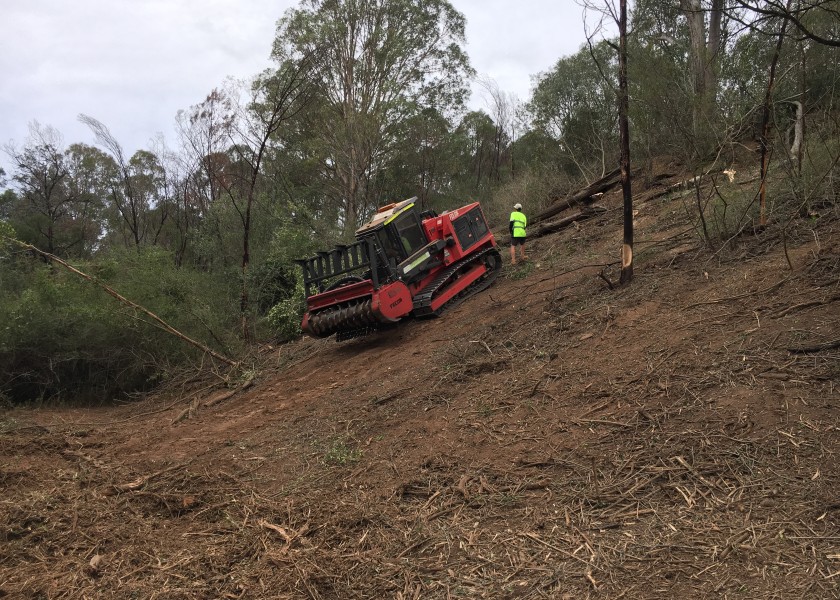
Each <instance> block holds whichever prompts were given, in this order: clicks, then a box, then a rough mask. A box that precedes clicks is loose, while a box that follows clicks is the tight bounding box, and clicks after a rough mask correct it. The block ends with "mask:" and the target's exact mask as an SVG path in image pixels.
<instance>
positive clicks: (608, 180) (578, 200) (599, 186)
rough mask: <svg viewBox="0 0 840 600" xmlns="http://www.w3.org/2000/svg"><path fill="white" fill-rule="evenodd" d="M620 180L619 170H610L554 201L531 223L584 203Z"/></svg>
mask: <svg viewBox="0 0 840 600" xmlns="http://www.w3.org/2000/svg"><path fill="white" fill-rule="evenodd" d="M620 182H621V171H620V170H619V169H615V170H613V171H610V172H609V173H607V174H606V175H604V176H603V177H601V179H599V180H598V181H595V182H593V183H591V184H590V185H588V186H586V187H585V188H583V189H582V190H578V191H577V192H575V193H574V194H572V195H571V196H569V197H567V198H566V199H565V200H562V201H560V202H556V203H554V204H552V205H551V206H549V207H548V208H547V209H545V210H544V211H543V212H541V213H539V214H538V215H536V216H535V217H534V218H533V219H532V222H533V223H539V222H541V221H545V220H546V219H550V218H551V217H553V216H555V215H558V214H560V213H561V212H563V211H564V210H567V209H569V208H571V207H572V206H575V205H577V204H586V203H589V202H592V201H593V200H594V199H593V196H595V195H596V194H603V193H604V192H608V191H609V190H611V189H612V188H614V187H615V186H617V185H618V184H619V183H620Z"/></svg>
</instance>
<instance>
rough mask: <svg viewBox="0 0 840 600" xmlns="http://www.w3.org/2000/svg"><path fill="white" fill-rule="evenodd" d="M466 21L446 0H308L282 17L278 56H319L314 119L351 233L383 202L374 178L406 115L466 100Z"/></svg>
mask: <svg viewBox="0 0 840 600" xmlns="http://www.w3.org/2000/svg"><path fill="white" fill-rule="evenodd" d="M464 28H465V20H464V17H463V15H461V14H460V13H459V12H458V11H456V10H455V9H454V8H453V6H452V5H451V4H450V2H448V1H447V0H303V2H302V3H301V4H300V6H299V7H298V8H295V9H291V10H289V11H288V12H287V13H286V14H285V16H284V17H283V18H282V19H281V20H280V22H279V23H278V28H277V37H276V39H275V43H274V48H273V56H274V57H275V59H277V60H278V61H280V62H281V63H282V62H284V61H287V60H290V59H294V60H299V59H300V57H303V56H312V55H317V56H318V60H317V61H316V66H315V77H316V80H317V90H318V94H317V95H315V96H313V102H312V104H311V107H310V109H309V110H308V111H307V113H306V121H307V127H308V129H309V132H310V133H311V136H312V140H313V142H314V144H315V145H314V148H315V149H317V152H318V154H319V155H320V157H321V158H320V161H321V178H322V185H323V190H324V195H325V196H326V197H327V198H328V199H330V200H331V201H332V202H333V203H334V204H335V205H336V206H337V208H338V217H339V219H340V223H339V225H340V226H341V227H342V230H343V232H344V235H345V236H347V237H349V236H350V235H352V233H353V231H354V230H355V228H356V226H357V224H358V221H359V220H360V219H361V218H363V217H364V216H365V215H366V213H367V212H368V211H369V210H370V209H371V208H372V206H373V205H374V204H375V203H376V202H377V200H378V198H376V197H375V193H374V189H373V188H372V186H371V182H372V180H373V179H374V178H376V177H377V175H378V174H379V172H380V171H381V170H382V169H383V168H385V165H387V164H388V163H389V161H390V159H391V158H392V157H393V156H394V154H395V153H396V152H397V151H398V143H399V132H400V131H401V125H402V123H404V122H405V121H406V120H407V119H409V118H410V117H412V116H414V115H417V114H419V113H420V112H421V111H422V110H424V109H426V108H435V109H437V110H439V111H440V112H441V113H443V114H448V113H451V112H452V111H453V110H456V109H458V108H460V107H461V106H462V104H463V101H464V99H465V97H466V94H467V86H466V80H467V78H468V77H469V76H471V75H472V70H471V68H470V65H469V60H468V58H467V56H466V54H465V53H464V51H463V50H462V45H463V44H464V42H465V38H464Z"/></svg>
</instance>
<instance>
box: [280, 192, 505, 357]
mask: <svg viewBox="0 0 840 600" xmlns="http://www.w3.org/2000/svg"><path fill="white" fill-rule="evenodd" d="M415 200H416V198H411V199H409V200H405V201H403V202H399V203H397V204H389V205H388V206H383V207H382V208H380V209H379V210H378V212H377V213H376V214H375V215H374V217H373V219H371V221H370V222H369V223H367V224H365V225H364V226H362V227H361V228H359V230H358V231H356V241H355V242H354V243H353V244H349V245H339V246H336V247H335V248H334V249H333V250H329V251H325V252H318V253H317V254H316V255H315V256H312V257H310V258H304V259H300V260H297V261H296V262H297V263H298V264H299V265H300V266H301V267H302V268H303V281H304V288H305V289H306V296H307V298H306V305H307V312H306V314H305V315H304V317H303V322H302V324H301V328H302V329H303V331H304V332H305V333H308V334H309V335H312V336H317V337H328V336H330V335H332V334H334V333H335V334H338V335H337V336H336V339H337V340H338V341H341V340H346V339H350V338H354V337H358V336H360V335H365V334H367V333H369V332H371V331H375V330H377V329H382V328H385V327H388V326H390V325H392V324H394V323H396V322H397V321H399V320H400V319H402V318H404V317H407V316H409V315H411V316H415V317H426V316H437V315H439V314H440V313H441V312H442V311H443V310H444V309H446V308H448V307H451V306H452V305H453V304H455V303H457V302H459V301H461V300H463V299H464V298H466V297H468V296H470V295H472V294H475V293H477V292H480V291H481V290H483V289H485V288H487V287H488V286H489V285H490V284H491V283H493V281H494V280H495V279H496V277H497V276H498V274H499V270H500V269H501V266H502V260H501V255H500V254H499V248H498V246H497V244H496V240H495V238H494V237H493V234H492V233H491V232H490V228H489V227H488V226H487V221H486V219H485V218H484V213H483V212H482V211H481V206H480V205H479V204H478V203H477V202H475V203H473V204H468V205H467V206H464V207H462V208H459V209H457V210H451V211H447V212H444V213H442V214H440V215H438V214H436V213H435V212H433V211H425V212H422V213H421V212H420V211H419V210H418V208H417V206H416V205H415Z"/></svg>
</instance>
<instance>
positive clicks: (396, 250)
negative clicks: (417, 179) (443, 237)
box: [356, 198, 428, 270]
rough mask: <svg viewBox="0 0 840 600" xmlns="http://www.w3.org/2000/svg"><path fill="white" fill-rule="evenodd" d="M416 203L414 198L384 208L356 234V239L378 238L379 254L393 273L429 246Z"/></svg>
mask: <svg viewBox="0 0 840 600" xmlns="http://www.w3.org/2000/svg"><path fill="white" fill-rule="evenodd" d="M415 200H416V198H411V199H409V200H405V201H403V202H399V203H397V204H389V205H387V206H383V207H382V208H380V209H379V211H378V212H377V213H376V214H375V215H374V217H373V219H371V220H370V221H369V222H368V223H367V224H365V225H363V226H362V227H360V228H359V229H358V230H357V231H356V239H357V240H363V239H367V238H369V237H371V236H373V237H374V238H375V240H376V244H375V245H376V248H377V251H378V252H379V253H380V255H381V258H382V259H383V262H384V263H385V264H387V265H389V266H390V267H391V269H392V270H393V269H395V268H396V265H398V264H399V263H401V262H403V261H404V260H405V259H407V258H408V257H409V256H411V255H412V254H414V253H415V252H417V251H418V250H420V249H421V248H423V247H424V246H425V245H426V244H427V243H428V240H427V239H426V234H425V232H424V231H423V226H422V224H421V222H420V217H419V216H418V214H417V210H416V209H415V205H414V202H415Z"/></svg>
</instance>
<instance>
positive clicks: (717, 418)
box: [0, 176, 840, 599]
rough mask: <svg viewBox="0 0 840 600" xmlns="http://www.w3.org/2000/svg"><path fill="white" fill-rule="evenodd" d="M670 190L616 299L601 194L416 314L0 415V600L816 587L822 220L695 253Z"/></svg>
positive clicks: (835, 544) (820, 566) (825, 486)
mask: <svg viewBox="0 0 840 600" xmlns="http://www.w3.org/2000/svg"><path fill="white" fill-rule="evenodd" d="M683 177H685V176H683ZM679 179H680V177H676V176H674V177H673V178H671V179H668V180H661V181H659V182H658V185H659V186H660V187H658V188H651V189H650V190H642V191H640V192H639V193H637V196H636V208H637V209H638V211H639V212H638V214H637V216H636V218H637V223H636V225H637V230H636V251H637V255H636V267H635V278H634V281H633V283H632V284H631V285H629V286H626V287H622V288H616V289H613V290H611V289H609V288H608V287H607V284H606V282H605V281H604V279H603V278H601V277H599V276H598V274H599V272H601V271H602V269H604V267H603V265H606V264H611V265H613V266H611V267H609V268H607V269H606V271H605V275H606V277H607V278H612V279H616V278H617V271H616V267H615V263H616V260H617V256H616V255H617V250H618V248H619V246H620V241H621V223H620V219H621V209H620V194H619V193H611V194H609V195H607V196H605V197H604V198H602V200H601V201H600V202H599V204H600V205H601V206H604V207H606V208H607V209H609V210H608V211H607V212H605V213H603V214H600V215H599V216H597V217H596V218H594V219H592V220H589V221H586V222H584V223H583V224H581V225H580V226H579V227H572V228H569V229H566V230H564V231H562V232H560V233H558V234H554V235H551V236H547V237H544V238H541V239H539V240H535V241H532V242H530V243H529V248H528V249H529V252H530V260H529V261H528V262H527V263H525V264H524V265H522V264H518V265H516V266H515V267H514V266H511V265H506V266H505V268H504V272H503V275H502V277H501V278H500V279H499V281H498V282H497V283H496V284H495V285H494V286H493V287H492V288H490V289H489V290H487V291H485V292H483V293H482V294H480V295H478V296H476V297H474V298H472V299H470V300H467V301H466V302H464V303H462V304H461V305H459V306H458V307H456V308H454V309H452V310H451V311H449V312H447V313H446V314H445V315H444V316H442V317H441V318H439V319H435V320H424V321H411V322H407V323H405V324H403V325H401V326H400V327H399V328H397V329H395V330H393V331H388V332H383V333H380V334H376V335H374V336H370V337H368V338H364V339H360V340H354V341H351V342H345V343H342V344H337V343H335V342H334V341H332V340H312V339H303V340H300V341H298V342H296V343H293V344H289V345H284V346H282V347H278V348H266V349H265V350H264V352H263V354H262V357H261V360H262V362H261V363H260V364H259V366H258V367H257V368H255V369H254V370H253V371H252V372H249V373H246V374H245V375H243V377H241V378H240V380H239V383H240V384H241V383H242V382H244V381H246V380H247V381H249V382H250V383H249V384H246V385H244V386H241V387H239V388H234V389H228V388H226V387H225V386H224V384H223V382H222V381H221V379H220V378H213V377H208V376H201V377H196V378H194V379H192V380H182V381H178V382H172V383H170V384H169V385H168V386H167V387H166V389H164V390H162V391H161V392H160V393H159V394H157V395H155V396H154V397H149V398H147V399H144V400H142V401H138V402H133V403H130V404H124V405H120V406H113V407H107V408H98V409H79V408H52V409H43V408H42V409H26V410H24V409H15V410H7V411H5V412H4V413H3V414H2V420H0V486H2V490H3V492H2V500H1V501H0V527H1V528H2V529H0V540H2V544H0V597H2V596H5V597H10V598H44V599H46V598H49V599H53V598H78V599H83V598H86V599H93V598H167V599H169V598H172V599H174V598H208V599H210V598H295V599H296V598H311V599H321V598H323V599H326V598H338V599H343V598H359V599H361V598H395V599H408V598H413V599H416V598H494V599H502V598H575V599H577V598H675V597H687V598H706V597H715V598H840V493H838V491H839V490H840V473H838V456H837V452H838V451H839V450H840V429H838V427H840V411H838V400H840V343H838V340H840V235H838V231H839V230H840V220H838V219H837V215H836V214H834V213H831V212H830V211H829V212H828V213H826V214H824V215H823V216H822V217H821V218H819V219H816V220H815V221H809V222H807V223H806V222H804V221H795V222H794V223H793V224H792V225H791V227H789V228H787V230H786V231H785V233H784V237H783V235H782V226H781V225H780V224H776V225H771V227H769V228H768V229H766V230H765V231H763V232H760V233H753V232H750V233H749V235H742V236H740V237H738V238H736V239H734V240H733V242H732V244H731V245H730V246H729V247H728V248H727V249H726V250H725V251H722V252H718V253H713V252H711V251H709V250H708V249H706V248H705V247H703V245H702V243H701V242H700V240H699V238H698V236H697V234H696V232H695V231H694V230H693V229H692V228H691V226H690V224H688V219H687V216H686V210H685V207H684V205H683V202H684V200H685V197H684V196H682V194H684V193H685V192H678V193H676V194H674V195H672V196H670V197H655V195H656V190H657V189H662V188H661V186H663V185H667V184H670V183H672V182H673V181H678V180H679ZM640 189H641V188H640ZM688 193H689V194H690V193H691V192H690V191H689V192H688ZM648 198H651V199H650V200H648ZM832 210H834V211H836V210H837V209H836V208H834V209H832ZM504 254H505V256H507V251H506V250H505V251H504ZM231 392H233V393H232V394H231Z"/></svg>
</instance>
